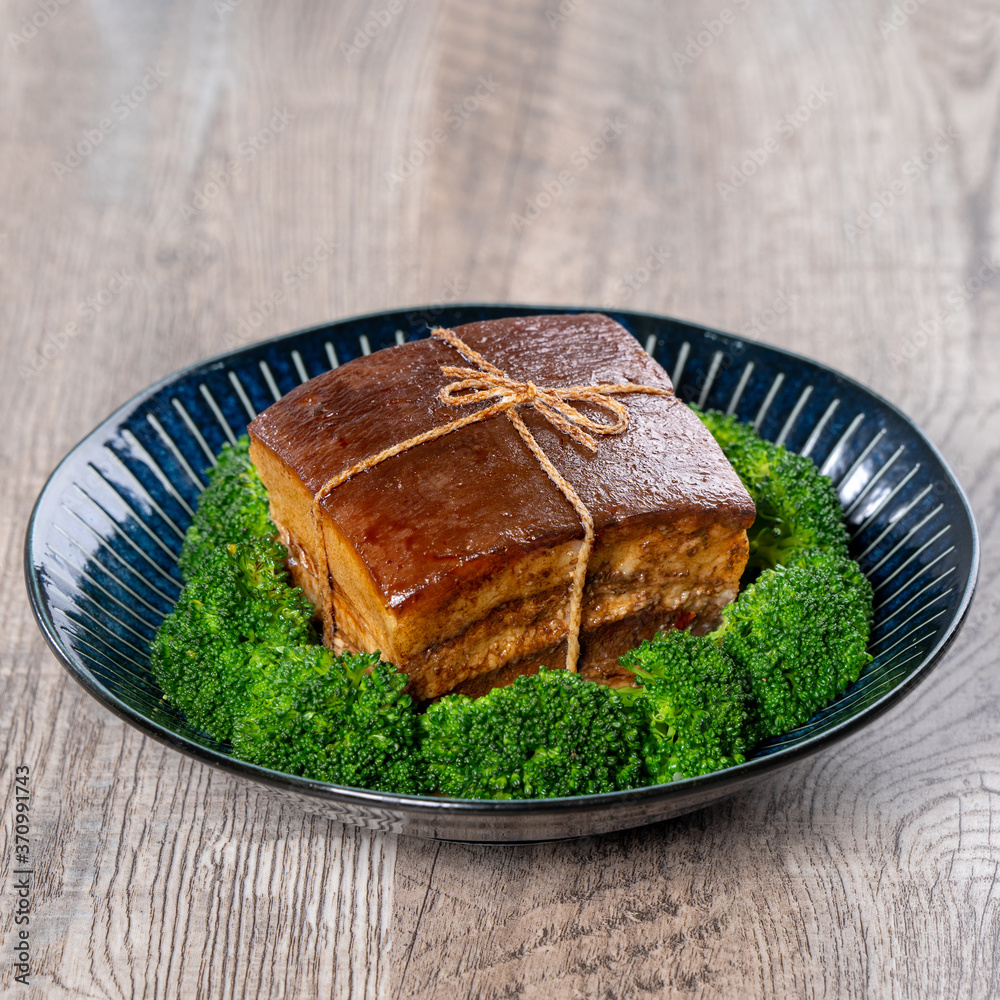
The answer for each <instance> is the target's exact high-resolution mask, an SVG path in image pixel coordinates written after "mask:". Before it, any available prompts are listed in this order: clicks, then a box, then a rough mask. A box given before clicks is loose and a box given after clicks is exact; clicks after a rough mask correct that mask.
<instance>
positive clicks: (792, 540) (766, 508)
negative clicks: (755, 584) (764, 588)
mask: <svg viewBox="0 0 1000 1000" xmlns="http://www.w3.org/2000/svg"><path fill="white" fill-rule="evenodd" d="M698 415H699V416H700V417H701V419H702V420H703V421H704V423H705V425H706V426H707V427H708V429H709V430H710V431H711V432H712V435H713V437H714V438H715V440H716V441H718V443H719V445H720V447H721V448H722V450H723V452H724V453H725V455H726V458H728V459H729V461H730V462H731V463H732V466H733V468H734V469H735V470H736V474H737V475H738V476H739V477H740V479H741V480H742V481H743V485H744V486H746V488H747V492H748V493H749V494H750V497H751V498H752V500H753V502H754V505H755V506H756V508H757V519H756V520H755V521H754V523H753V526H752V527H751V528H750V530H749V531H748V532H747V535H748V536H749V539H750V559H749V561H748V562H747V569H748V570H749V571H750V573H749V574H748V578H750V579H752V578H753V576H755V575H756V573H757V571H759V570H762V569H772V568H774V567H775V566H780V565H783V564H784V563H790V562H794V561H797V560H798V559H800V558H801V557H802V555H803V553H805V552H806V551H807V550H809V549H816V548H820V549H827V550H829V551H831V552H835V553H838V554H840V555H844V556H846V555H847V540H848V539H847V529H846V527H845V526H844V512H843V509H842V507H841V505H840V498H839V497H838V496H837V491H836V490H835V489H834V486H833V483H832V482H831V481H830V479H829V477H827V476H824V475H822V474H821V473H820V471H819V470H818V469H817V468H816V464H815V463H814V462H813V460H812V459H811V458H806V457H803V456H802V455H796V454H795V453H794V452H791V451H789V450H788V449H787V448H785V447H784V445H776V444H772V443H771V442H770V441H765V440H764V439H763V438H762V437H761V436H760V435H759V434H758V433H757V432H756V431H755V430H754V429H753V427H752V426H751V425H750V424H745V423H742V422H741V421H739V420H738V419H737V418H736V417H734V416H725V415H724V414H722V413H719V412H718V411H716V410H709V411H708V412H705V413H701V412H699V413H698Z"/></svg>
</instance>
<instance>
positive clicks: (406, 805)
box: [23, 302, 981, 844]
mask: <svg viewBox="0 0 1000 1000" xmlns="http://www.w3.org/2000/svg"><path fill="white" fill-rule="evenodd" d="M462 309H467V310H476V309H490V310H495V309H510V310H517V311H519V312H524V314H525V315H531V313H530V312H525V311H527V310H538V312H537V315H543V314H550V313H557V314H560V313H567V314H579V313H590V312H600V313H602V314H603V315H607V316H610V317H611V318H612V319H615V317H617V316H623V317H635V318H638V319H642V320H647V321H654V322H659V323H663V322H667V323H674V324H678V325H680V326H683V327H687V328H690V329H691V330H692V332H697V333H699V334H707V335H709V336H712V337H718V338H720V339H722V340H724V341H727V342H730V343H749V344H752V345H754V346H755V347H758V348H763V349H764V350H766V351H768V352H770V353H772V354H774V355H777V356H778V357H781V358H785V359H787V360H788V361H790V362H794V363H795V364H796V365H799V366H806V367H808V368H812V369H816V370H820V371H822V372H825V373H828V374H832V375H834V376H835V377H837V378H838V379H840V380H841V381H842V382H843V383H845V384H846V385H848V386H850V387H852V388H854V389H855V390H859V391H860V392H862V393H863V394H865V395H867V396H869V397H871V398H873V399H874V400H876V401H877V402H878V403H879V405H880V406H882V407H884V408H885V409H886V410H888V411H889V412H890V413H892V414H893V415H894V416H895V417H896V418H897V419H899V420H900V421H901V422H902V423H903V424H904V425H905V426H906V427H907V429H908V430H909V432H910V433H912V434H915V435H916V436H917V437H918V438H919V439H920V442H921V444H922V445H923V446H924V447H926V448H927V449H928V451H929V452H930V453H931V454H932V455H933V457H934V458H935V460H936V461H938V462H939V463H940V465H941V467H942V469H943V470H944V472H945V473H946V475H947V476H948V478H949V480H950V482H951V485H952V487H953V490H954V493H955V495H956V496H957V498H958V500H959V504H960V506H961V508H962V510H963V511H964V513H965V516H966V517H967V519H968V524H969V528H970V537H971V545H972V551H971V557H970V572H969V576H968V579H967V581H966V582H965V586H964V590H963V592H962V596H961V600H960V603H959V606H958V609H957V612H956V614H955V616H954V617H953V619H952V621H951V623H950V625H949V627H948V629H947V630H946V632H945V633H944V634H943V635H942V636H941V637H940V638H939V639H938V641H937V643H936V644H935V646H934V647H933V649H931V650H930V651H929V652H928V653H927V655H926V656H925V657H924V659H923V660H922V662H921V663H919V664H918V665H917V667H916V668H915V669H914V670H913V672H912V673H911V674H909V675H908V676H907V677H906V678H904V679H903V680H902V681H901V682H900V683H898V684H897V685H895V686H894V687H893V688H891V689H890V690H889V691H886V692H885V693H884V694H882V695H881V696H880V697H879V698H877V699H876V700H875V701H873V702H872V703H871V704H869V705H866V706H864V707H863V708H862V709H861V711H859V712H858V713H857V714H856V715H853V716H851V717H850V718H848V719H845V720H843V721H841V722H839V723H836V724H835V725H833V726H832V727H831V728H829V729H827V730H825V731H823V732H821V733H817V734H815V735H812V736H809V737H807V738H806V739H804V740H802V742H801V743H798V744H796V745H795V746H792V747H788V748H785V749H783V750H781V751H779V752H778V753H775V754H770V755H766V756H763V757H753V758H750V759H749V760H747V761H745V762H744V763H742V764H738V765H736V766H734V767H729V768H724V769H723V770H721V771H713V772H710V773H709V774H706V775H699V776H697V777H694V778H686V779H684V780H682V781H676V782H668V783H666V784H660V785H650V786H646V787H644V788H636V789H625V790H622V791H614V792H600V793H595V794H591V795H574V796H560V797H556V798H547V799H502V800H495V799H451V798H443V797H442V798H438V797H435V796H429V795H408V794H403V793H393V792H377V791H372V790H370V789H365V788H355V787H352V786H349V785H335V784H331V783H329V782H323V781H318V780H315V779H311V778H304V777H301V776H297V775H290V774H286V773H285V772H282V771H274V770H271V769H269V768H265V767H261V766H259V765H256V764H251V763H249V762H247V761H243V760H240V759H239V758H236V757H232V756H229V755H227V754H224V753H221V752H219V751H216V750H213V749H211V748H209V747H205V746H202V745H201V744H199V743H195V742H194V741H192V740H189V739H187V738H186V737H184V736H181V735H180V734H178V733H176V732H174V731H173V730H171V729H168V728H167V727H165V726H162V725H160V724H158V723H156V722H154V721H153V720H151V719H148V718H147V717H146V716H144V715H142V714H141V713H140V712H138V711H137V710H136V709H133V708H132V707H131V706H129V705H128V704H126V703H125V702H123V701H122V700H121V699H120V698H118V696H117V695H115V694H114V693H113V692H111V691H110V690H108V689H107V688H106V687H104V686H103V685H102V684H101V683H100V682H99V681H98V680H97V678H96V677H94V675H93V674H92V673H91V672H90V671H89V670H87V669H86V668H85V667H83V666H82V665H81V664H77V663H76V662H75V661H74V659H73V658H72V656H71V655H70V651H69V650H68V649H66V648H65V647H64V646H63V644H62V642H61V640H60V639H59V637H58V632H57V627H56V625H55V622H54V621H53V619H52V616H51V614H50V609H49V605H48V602H47V600H46V598H45V592H44V588H43V586H42V583H41V580H40V578H39V574H38V572H37V571H36V565H35V559H34V544H33V543H34V539H35V532H36V523H37V518H38V515H39V512H40V510H41V507H42V505H43V501H45V500H46V498H47V494H48V492H49V490H50V488H52V487H53V486H54V485H55V483H56V482H57V481H58V479H59V478H60V475H61V474H62V472H63V470H64V468H65V467H66V466H67V465H68V464H69V463H71V461H72V460H73V459H74V457H75V456H76V454H77V453H78V452H80V451H81V450H82V449H83V448H84V447H85V446H87V445H88V444H89V443H91V442H92V441H93V440H95V439H100V438H102V437H107V432H108V431H109V430H110V429H113V428H114V429H116V428H118V427H119V426H120V425H121V424H122V423H123V421H124V419H125V418H126V417H127V416H129V415H131V414H132V413H134V412H135V410H137V409H138V408H139V407H141V406H142V405H143V404H144V403H145V402H147V401H148V400H149V399H150V398H151V397H153V396H155V395H156V394H157V393H159V392H160V391H161V390H162V389H164V388H166V387H167V386H169V385H171V384H173V383H175V382H178V381H180V380H182V379H184V378H187V377H190V376H192V375H194V374H196V373H197V372H199V371H206V370H210V369H212V368H215V367H220V366H222V365H224V364H225V362H226V361H227V360H228V359H231V358H234V357H236V356H239V355H243V354H246V353H248V352H250V351H254V350H258V349H262V348H272V347H275V346H278V345H280V344H281V343H282V342H283V341H286V340H291V339H293V338H297V337H302V336H306V335H309V334H316V333H319V332H320V331H325V330H331V329H332V328H336V327H340V326H346V325H350V324H354V323H359V322H363V321H365V320H375V319H380V318H384V317H387V316H393V315H405V314H414V313H415V314H421V313H423V314H427V315H429V314H435V315H436V316H437V317H442V316H444V315H446V314H447V313H449V312H451V311H454V310H462ZM428 325H430V324H428ZM23 554H24V573H25V584H26V589H27V592H28V599H29V604H30V606H31V611H32V614H33V616H34V618H35V622H36V623H37V625H38V627H39V629H40V631H41V632H42V634H43V636H44V637H45V640H46V643H47V645H48V646H49V649H50V650H51V651H52V653H53V655H54V656H55V657H56V659H57V660H58V661H59V662H60V663H61V664H62V666H63V668H64V669H65V670H66V671H67V673H69V675H70V676H71V677H72V678H73V679H74V680H75V681H76V682H77V683H78V684H80V686H81V687H82V688H83V689H84V690H85V691H86V692H87V693H88V694H89V695H90V696H91V697H93V698H94V699H95V700H96V701H98V702H99V703H100V704H101V705H102V706H103V707H104V708H106V709H108V710H110V711H111V712H112V713H113V714H114V715H116V716H117V717H118V718H120V719H122V721H124V722H126V723H128V724H129V725H130V726H132V727H133V728H135V729H137V730H138V731H140V732H141V733H143V734H144V735H145V736H148V737H150V738H152V739H154V740H156V741H157V742H158V743H160V744H161V745H163V746H167V747H169V748H170V749H172V750H177V751H179V752H181V753H183V754H184V755H186V756H188V757H191V758H193V759H195V760H198V761H200V762H201V763H203V764H208V765H209V766H211V767H215V768H219V769H221V770H224V771H226V772H228V773H230V774H232V775H234V776H235V777H237V778H239V779H242V780H247V779H249V780H252V781H254V782H257V783H260V784H263V785H266V786H269V787H272V788H276V789H279V790H282V791H290V792H293V793H297V794H300V795H305V796H307V797H309V798H313V799H316V800H318V801H319V802H327V803H329V802H335V803H339V804H343V805H344V806H345V807H347V808H348V809H350V808H351V807H363V808H369V809H372V808H374V809H377V810H386V811H391V810H393V809H396V810H406V812H407V813H412V814H417V815H419V814H426V815H441V814H442V813H444V814H446V815H449V816H453V817H462V816H464V817H466V818H469V819H472V818H474V817H476V816H482V817H484V818H489V817H491V816H496V815H497V814H498V813H499V814H509V815H510V816H512V817H517V816H533V815H541V814H545V813H553V814H555V813H559V814H561V815H565V814H566V813H567V812H568V811H580V812H582V811H585V810H587V809H593V808H596V807H600V806H603V807H607V808H609V809H610V808H613V807H614V806H616V805H619V804H622V803H642V802H644V801H646V800H648V801H650V802H654V801H665V800H668V799H671V798H680V797H682V795H684V794H686V793H690V792H693V791H695V790H697V789H703V788H713V789H715V790H716V791H717V793H718V794H717V795H716V796H715V798H716V799H721V798H724V797H725V796H726V795H728V794H729V792H730V790H733V789H731V786H736V785H742V784H745V783H746V782H747V781H749V780H751V779H755V778H758V777H763V776H764V775H766V774H768V773H770V772H773V771H776V770H779V769H781V768H784V767H786V766H788V765H790V764H792V763H796V762H798V761H800V760H803V759H805V758H807V757H810V756H812V755H814V754H816V753H819V752H820V751H822V750H824V749H826V748H827V747H828V746H830V745H831V744H832V743H835V742H839V741H840V740H842V739H845V738H847V737H848V736H850V735H851V734H853V733H854V732H856V731H857V730H858V729H861V728H863V726H865V725H867V724H869V723H870V722H872V721H874V720H875V719H877V718H878V717H879V716H882V715H884V714H885V713H886V712H888V711H889V710H890V709H891V708H892V707H894V706H895V705H896V704H897V703H898V702H899V701H901V700H902V699H903V698H904V697H905V696H906V695H907V694H909V693H910V692H911V691H912V690H913V689H914V688H915V687H916V686H917V685H919V684H920V683H921V682H923V681H924V680H925V679H926V677H927V676H928V675H929V674H930V673H931V672H932V670H933V669H934V668H935V667H936V666H937V665H938V664H939V663H940V661H941V660H942V659H943V657H944V655H945V654H946V653H947V651H948V650H949V648H950V647H951V645H952V644H953V643H954V641H955V639H956V638H957V636H958V633H959V631H960V630H961V628H962V626H963V625H964V623H965V621H966V619H967V617H968V614H969V610H970V607H971V604H972V598H973V595H974V593H975V590H976V586H977V584H978V580H979V573H980V560H981V542H980V537H979V528H978V525H977V523H976V518H975V514H974V512H973V510H972V505H971V503H970V501H969V498H968V496H967V495H966V493H965V489H964V488H963V486H962V484H961V483H960V481H959V480H958V478H957V476H956V475H955V473H954V471H953V470H952V469H951V467H950V465H949V464H948V462H947V461H946V460H945V458H944V457H943V456H942V455H941V453H940V451H939V450H938V448H937V447H936V445H934V443H933V442H932V441H930V439H929V438H928V437H927V436H926V435H925V434H924V432H923V431H922V430H921V429H920V427H918V426H917V424H916V423H915V422H914V421H913V420H912V418H910V417H909V416H907V415H906V414H905V413H904V412H903V411H902V410H900V409H899V408H898V407H897V406H896V405H895V404H894V403H892V402H890V401H889V400H887V399H885V398H884V397H883V396H882V395H880V394H879V393H878V392H876V391H875V390H874V389H871V388H870V387H868V386H866V385H864V384H863V383H861V382H859V381H858V380H856V379H854V378H853V377H852V376H850V375H846V374H844V373H843V372H841V371H839V370H838V369H836V368H833V367H832V366H830V365H826V364H824V363H822V362H819V361H815V360H813V359H811V358H808V357H806V356H805V355H802V354H799V353H797V352H795V351H791V350H788V349H787V348H783V347H778V346H776V345H772V344H769V343H767V342H766V341H760V340H755V339H753V338H750V337H745V336H741V335H739V334H734V333H729V332H726V331H724V330H719V329H717V328H714V327H711V326H707V325H704V324H701V323H695V322H692V321H690V320H684V319H680V318H678V317H674V316H666V315H662V314H659V313H650V312H640V311H637V310H630V309H614V310H601V309H600V308H599V307H594V306H583V307H581V306H576V305H572V306H552V305H548V306H545V305H537V304H517V303H495V302H488V303H485V302H455V303H449V304H447V305H444V306H441V305H435V304H431V305H426V306H412V307H402V308H397V309H380V310H376V311H373V312H368V313H362V314H358V315H354V316H347V317H342V318H340V319H336V320H331V321H329V322H325V323H318V324H314V325H312V326H308V327H303V328H301V329H297V330H292V331H289V332H287V333H282V334H277V335H275V336H272V337H267V338H264V339H262V340H255V341H251V342H250V343H248V344H245V345H242V346H240V347H236V348H233V349H232V350H229V351H225V352H223V353H221V354H215V355H212V356H211V357H209V358H206V359H203V360H201V361H196V362H193V363H192V364H190V365H187V366H185V367H184V368H180V369H178V370H177V371H174V372H172V373H170V374H168V375H166V376H164V377H163V378H160V379H158V380H157V381H156V382H154V383H152V384H151V385H149V386H147V387H146V388H144V389H142V390H140V391H139V392H138V393H136V394H135V395H134V396H132V397H131V398H130V399H128V400H127V401H126V402H124V403H122V404H121V405H120V406H118V407H117V408H116V409H115V410H114V411H113V412H112V413H111V414H110V415H109V416H108V417H106V418H105V419H104V420H102V421H100V422H99V423H98V424H97V425H96V426H95V427H93V428H92V429H91V430H90V431H89V432H88V433H86V434H85V435H84V436H83V437H81V438H80V439H79V440H78V441H77V442H76V444H74V445H73V446H72V448H70V450H69V451H68V452H67V453H66V454H65V455H64V456H63V458H62V459H61V460H60V461H59V462H58V464H57V465H56V466H55V468H54V469H53V470H52V472H51V473H50V474H49V475H48V476H47V477H46V480H45V482H44V484H43V486H42V488H41V490H40V491H39V494H38V496H37V498H36V499H35V502H34V504H33V506H32V510H31V514H30V516H29V518H28V522H27V528H26V531H25V538H24V547H23ZM706 804H707V803H706ZM574 806H575V807H576V809H573V808H572V807H574ZM695 808H698V807H695ZM345 821H347V820H346V819H345ZM403 832H408V831H407V830H406V829H405V827H404V829H403ZM436 839H444V838H436ZM504 842H505V843H509V844H513V843H514V841H504ZM531 842H537V841H531Z"/></svg>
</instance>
